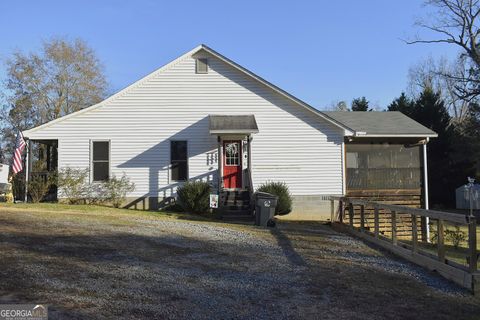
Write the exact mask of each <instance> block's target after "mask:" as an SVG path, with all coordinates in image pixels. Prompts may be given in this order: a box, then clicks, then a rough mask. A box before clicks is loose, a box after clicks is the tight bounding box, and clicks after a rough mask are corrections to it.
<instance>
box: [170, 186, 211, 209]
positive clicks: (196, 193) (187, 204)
mask: <svg viewBox="0 0 480 320" xmlns="http://www.w3.org/2000/svg"><path fill="white" fill-rule="evenodd" d="M177 198H178V203H179V205H180V206H181V207H182V208H183V210H185V211H186V212H190V213H206V212H207V211H208V210H209V208H210V185H209V184H208V183H207V182H205V181H187V182H185V183H184V184H183V186H181V187H179V188H178V190H177Z"/></svg>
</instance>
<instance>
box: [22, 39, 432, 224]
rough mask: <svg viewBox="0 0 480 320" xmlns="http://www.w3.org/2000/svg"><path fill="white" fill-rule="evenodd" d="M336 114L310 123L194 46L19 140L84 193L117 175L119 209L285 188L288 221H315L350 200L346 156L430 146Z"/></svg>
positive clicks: (422, 137)
mask: <svg viewBox="0 0 480 320" xmlns="http://www.w3.org/2000/svg"><path fill="white" fill-rule="evenodd" d="M342 113H343V114H340V113H338V112H337V113H335V112H333V113H325V112H320V111H319V110H317V109H315V108H313V107H311V106H309V105H308V104H306V103H305V102H303V101H301V100H299V99H298V98H295V97H293V96H292V95H290V94H288V93H287V92H285V91H283V90H282V89H280V88H278V87H276V86H274V85H273V84H271V83H269V82H267V81H266V80H264V79H262V78H260V77H259V76H257V75H255V74H254V73H252V72H250V71H248V70H246V69H245V68H243V67H241V66H240V65H238V64H237V63H235V62H233V61H231V60H229V59H228V58H226V57H224V56H222V55H221V54H219V53H217V52H216V51H214V50H212V49H211V48H209V47H207V46H205V45H200V46H198V47H196V48H195V49H193V50H191V51H189V52H187V53H186V54H184V55H182V56H181V57H179V58H177V59H175V60H174V61H172V62H170V63H168V64H166V65H164V66H163V67H161V68H160V69H158V70H156V71H154V72H153V73H151V74H149V75H148V76H146V77H144V78H143V79H141V80H139V81H137V82H135V83H134V84H132V85H130V86H129V87H127V88H125V89H123V90H121V91H120V92H118V93H116V94H114V95H113V96H111V97H109V98H108V99H106V100H104V101H102V102H100V103H99V104H96V105H93V106H91V107H88V108H86V109H83V110H81V111H78V112H75V113H72V114H69V115H67V116H64V117H62V118H59V119H56V120H53V121H50V122H48V123H46V124H43V125H41V126H38V127H35V128H33V129H30V130H27V131H25V132H23V134H24V136H25V137H26V138H27V139H29V140H30V141H37V142H41V143H45V144H49V145H51V146H54V147H56V148H57V147H58V149H57V151H56V152H58V163H57V164H56V165H55V166H58V169H62V168H65V167H78V168H89V171H90V181H92V182H94V181H97V180H104V179H108V177H110V176H112V175H116V176H121V175H122V174H124V173H125V174H126V175H127V176H128V177H129V178H130V179H131V181H133V182H134V183H135V185H136V190H135V191H134V192H132V193H130V194H129V195H128V197H129V199H128V200H129V203H128V204H127V206H128V207H135V208H144V209H156V208H158V207H161V206H162V205H164V204H165V203H166V202H168V201H169V199H171V197H172V196H175V190H176V188H177V187H178V186H179V185H180V184H181V183H182V182H183V181H185V180H188V179H201V180H205V181H209V182H210V183H211V184H212V185H213V186H214V188H215V189H216V190H218V191H219V192H222V191H224V190H247V191H250V192H251V191H252V190H254V189H255V188H257V187H258V186H259V185H261V184H262V183H265V182H267V181H283V182H285V183H286V184H287V185H288V186H289V188H290V191H291V193H292V195H293V196H294V199H295V202H294V214H296V215H297V216H298V214H303V215H304V216H305V217H306V216H307V214H314V215H315V217H317V216H318V214H319V212H320V211H322V210H321V209H322V208H323V207H322V206H321V205H322V199H324V198H325V196H328V195H343V194H346V193H347V191H348V190H347V188H348V186H347V184H348V181H347V170H348V168H347V162H348V161H347V158H348V157H349V156H348V155H347V154H350V160H349V162H350V164H351V165H352V166H354V168H353V170H351V172H352V175H357V173H356V172H357V171H358V172H360V170H361V169H362V168H360V167H361V166H362V160H361V159H362V156H361V154H362V150H360V151H354V152H351V153H348V150H347V148H346V145H348V144H349V143H353V144H355V143H357V144H359V143H361V144H365V145H373V144H379V145H382V146H385V143H388V144H389V145H390V144H391V145H403V146H406V145H407V144H408V145H412V146H418V143H419V142H420V143H423V144H425V143H426V141H428V138H429V137H435V136H436V134H435V133H434V132H432V131H431V130H429V129H427V128H425V127H423V126H421V125H420V124H418V123H416V122H415V121H413V120H411V119H409V118H407V117H406V116H404V115H402V114H400V113H390V112H372V113H369V114H367V113H358V112H342ZM387 140H388V142H385V141H387ZM357 148H358V145H357ZM412 148H413V149H412V150H414V149H415V147H412ZM400 149H401V148H400ZM418 149H419V150H420V149H421V148H420V147H419V148H418ZM48 150H50V149H48ZM415 150H417V149H415ZM397 151H398V150H397ZM398 152H400V153H402V151H401V150H400V151H398ZM398 152H397V153H398ZM419 152H420V151H419ZM418 154H420V153H418V152H417V153H415V154H412V153H411V152H410V153H408V156H409V157H412V156H413V157H417V155H418ZM389 157H390V158H392V157H393V156H391V155H389ZM390 158H389V159H390ZM395 158H397V156H395ZM392 159H393V158H392ZM418 160H419V159H418ZM390 162H391V161H390V160H389V163H390ZM414 162H415V161H414ZM421 163H422V162H421V161H419V163H418V165H415V164H414V166H415V167H418V169H419V170H420V167H421ZM372 165H373V164H372ZM355 166H357V168H355ZM359 166H360V167H359ZM408 166H410V168H412V164H411V163H410V164H408ZM397 167H398V165H397ZM350 169H352V168H350ZM364 169H365V168H364ZM370 171H371V170H370ZM410 171H411V170H410ZM424 171H425V170H424ZM362 174H363V175H362ZM406 174H407V176H408V175H409V176H408V177H409V178H408V179H417V180H418V179H420V180H421V177H420V176H418V177H417V176H414V175H412V174H411V172H407V173H406ZM365 177H366V176H365V174H364V173H358V177H357V178H358V179H356V180H355V181H356V182H355V181H354V182H353V183H354V184H355V183H358V181H364V182H366V181H371V180H369V179H367V178H365ZM390 178H392V177H390ZM362 179H363V180H362ZM405 179H406V178H405ZM420 180H419V181H420ZM419 183H420V182H419ZM387 184H388V183H387ZM414 184H415V183H414ZM420 184H422V183H420ZM420 184H418V186H420ZM418 186H417V184H415V188H417V187H418ZM359 187H360V188H363V186H361V185H359ZM420 188H421V187H420ZM323 209H325V208H323Z"/></svg>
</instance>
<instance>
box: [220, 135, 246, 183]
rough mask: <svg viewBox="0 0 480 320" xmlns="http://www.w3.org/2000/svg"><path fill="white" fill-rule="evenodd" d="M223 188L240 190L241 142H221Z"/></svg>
mask: <svg viewBox="0 0 480 320" xmlns="http://www.w3.org/2000/svg"><path fill="white" fill-rule="evenodd" d="M223 187H224V188H227V189H240V188H242V141H240V140H238V141H224V142H223Z"/></svg>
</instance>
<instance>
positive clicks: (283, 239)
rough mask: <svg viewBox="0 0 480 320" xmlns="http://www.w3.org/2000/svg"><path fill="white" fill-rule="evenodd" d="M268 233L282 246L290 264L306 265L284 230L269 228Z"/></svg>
mask: <svg viewBox="0 0 480 320" xmlns="http://www.w3.org/2000/svg"><path fill="white" fill-rule="evenodd" d="M270 233H271V234H272V235H273V236H274V237H275V239H276V240H277V243H278V245H279V246H280V248H282V251H283V254H284V255H285V257H287V259H288V261H289V262H290V263H291V264H294V265H296V266H301V267H305V266H307V263H306V262H305V260H304V259H303V258H302V256H301V255H300V254H298V253H297V252H296V251H295V249H294V247H293V245H292V242H291V241H290V239H289V238H288V236H287V235H286V234H285V233H284V232H282V231H281V230H279V229H277V228H271V229H270Z"/></svg>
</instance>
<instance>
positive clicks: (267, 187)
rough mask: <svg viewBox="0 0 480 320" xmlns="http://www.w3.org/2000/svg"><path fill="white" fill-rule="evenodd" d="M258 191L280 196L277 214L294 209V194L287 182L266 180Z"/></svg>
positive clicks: (286, 212)
mask: <svg viewBox="0 0 480 320" xmlns="http://www.w3.org/2000/svg"><path fill="white" fill-rule="evenodd" d="M257 191H259V192H266V193H270V194H273V195H276V196H278V203H277V207H276V208H275V215H285V214H288V213H290V211H292V196H291V194H290V190H288V186H287V184H286V183H285V182H266V183H264V184H262V185H261V186H260V187H259V188H258V189H257Z"/></svg>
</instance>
